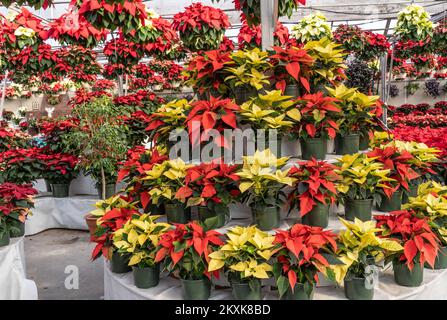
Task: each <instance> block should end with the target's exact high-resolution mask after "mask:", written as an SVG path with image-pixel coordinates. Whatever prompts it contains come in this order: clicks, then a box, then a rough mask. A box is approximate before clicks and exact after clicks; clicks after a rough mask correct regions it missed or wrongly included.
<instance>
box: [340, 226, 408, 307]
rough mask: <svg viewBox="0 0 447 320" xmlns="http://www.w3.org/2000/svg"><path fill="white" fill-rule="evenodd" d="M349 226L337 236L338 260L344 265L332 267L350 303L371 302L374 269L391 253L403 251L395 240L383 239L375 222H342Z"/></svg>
mask: <svg viewBox="0 0 447 320" xmlns="http://www.w3.org/2000/svg"><path fill="white" fill-rule="evenodd" d="M340 220H341V222H342V223H343V225H344V226H345V227H346V230H342V231H341V232H340V233H339V235H338V239H337V241H338V251H337V258H338V259H339V260H340V261H341V262H343V264H340V265H331V269H332V271H333V273H334V275H335V279H336V281H338V282H339V283H341V282H343V280H344V289H345V295H346V297H347V298H348V299H351V300H372V299H373V297H374V286H375V282H374V281H375V280H376V279H375V274H376V273H377V272H376V271H375V270H376V268H378V266H377V264H378V263H379V262H381V261H383V260H384V258H385V256H386V255H387V254H388V253H394V252H398V251H401V250H403V247H402V246H401V245H400V244H399V243H398V242H397V241H394V240H391V239H387V238H380V237H379V236H378V234H379V233H380V231H381V229H380V228H377V227H376V223H375V222H373V221H367V222H362V221H361V220H359V219H357V218H356V219H355V222H353V223H352V222H348V221H346V220H343V219H341V218H340Z"/></svg>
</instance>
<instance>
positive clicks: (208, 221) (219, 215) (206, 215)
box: [198, 206, 230, 230]
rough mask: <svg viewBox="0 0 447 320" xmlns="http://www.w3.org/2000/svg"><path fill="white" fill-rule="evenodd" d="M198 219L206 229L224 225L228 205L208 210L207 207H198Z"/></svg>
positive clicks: (227, 213)
mask: <svg viewBox="0 0 447 320" xmlns="http://www.w3.org/2000/svg"><path fill="white" fill-rule="evenodd" d="M198 213H199V220H200V221H202V222H203V223H204V224H205V226H206V227H207V229H208V230H211V229H218V228H221V227H223V226H224V225H225V220H226V217H227V216H229V215H230V209H229V208H228V207H220V206H219V207H216V208H215V209H214V210H210V209H209V208H207V207H198Z"/></svg>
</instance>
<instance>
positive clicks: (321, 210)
mask: <svg viewBox="0 0 447 320" xmlns="http://www.w3.org/2000/svg"><path fill="white" fill-rule="evenodd" d="M302 220H303V221H302V222H303V224H305V225H308V226H314V227H322V228H326V227H327V226H328V224H329V205H327V204H323V203H320V202H317V203H316V205H315V206H314V207H313V209H312V210H311V211H310V212H308V213H307V214H306V215H305V216H304V217H303V218H302Z"/></svg>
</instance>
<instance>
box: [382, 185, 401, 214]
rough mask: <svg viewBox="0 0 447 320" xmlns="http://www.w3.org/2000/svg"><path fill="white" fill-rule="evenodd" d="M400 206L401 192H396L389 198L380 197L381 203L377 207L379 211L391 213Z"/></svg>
mask: <svg viewBox="0 0 447 320" xmlns="http://www.w3.org/2000/svg"><path fill="white" fill-rule="evenodd" d="M401 206H402V190H397V191H396V192H394V193H393V194H392V195H391V198H388V197H387V196H384V195H382V202H381V203H380V206H379V211H382V212H391V211H397V210H400V208H401Z"/></svg>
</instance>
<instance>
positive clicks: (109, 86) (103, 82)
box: [92, 79, 116, 91]
mask: <svg viewBox="0 0 447 320" xmlns="http://www.w3.org/2000/svg"><path fill="white" fill-rule="evenodd" d="M115 88H116V82H115V81H112V80H107V79H99V80H96V81H95V83H94V84H93V86H92V90H93V91H107V90H113V89H115Z"/></svg>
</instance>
